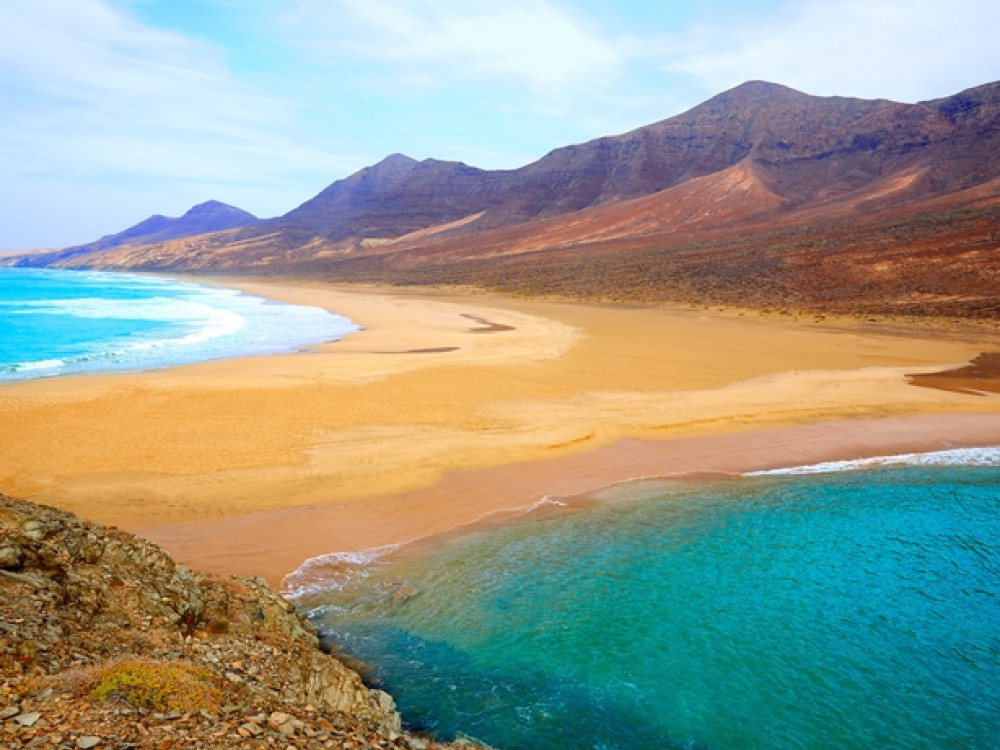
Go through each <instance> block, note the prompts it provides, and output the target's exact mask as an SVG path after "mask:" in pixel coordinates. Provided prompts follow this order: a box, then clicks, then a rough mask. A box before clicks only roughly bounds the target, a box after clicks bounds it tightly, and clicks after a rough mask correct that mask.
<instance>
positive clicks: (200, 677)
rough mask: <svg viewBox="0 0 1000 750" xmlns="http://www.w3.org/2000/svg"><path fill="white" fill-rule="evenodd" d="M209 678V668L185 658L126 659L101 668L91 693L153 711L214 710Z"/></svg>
mask: <svg viewBox="0 0 1000 750" xmlns="http://www.w3.org/2000/svg"><path fill="white" fill-rule="evenodd" d="M212 682H213V675H212V673H211V672H209V671H208V670H206V669H199V668H198V667H194V666H192V665H190V664H186V663H184V662H179V661H170V662H156V661H149V660H144V659H127V660H125V661H120V662H116V663H114V664H111V665H109V666H107V667H103V668H101V669H100V671H99V673H98V674H97V675H96V679H95V684H94V687H93V689H92V690H91V691H90V697H91V698H93V699H94V700H98V701H105V700H109V699H118V700H123V701H125V702H126V703H128V704H129V705H131V706H134V707H136V708H148V709H150V710H153V711H185V712H187V711H198V710H199V709H205V710H206V711H216V710H218V704H219V690H218V688H216V687H215V686H214V685H213V684H212Z"/></svg>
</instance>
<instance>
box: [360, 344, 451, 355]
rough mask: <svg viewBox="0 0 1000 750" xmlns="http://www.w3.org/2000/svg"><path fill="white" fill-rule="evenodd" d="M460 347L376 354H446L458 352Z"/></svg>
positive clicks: (428, 348)
mask: <svg viewBox="0 0 1000 750" xmlns="http://www.w3.org/2000/svg"><path fill="white" fill-rule="evenodd" d="M460 348H461V347H458V346H428V347H426V348H424V349H404V350H403V351H398V352H376V354H445V353H447V352H457V351H458V350H459V349H460Z"/></svg>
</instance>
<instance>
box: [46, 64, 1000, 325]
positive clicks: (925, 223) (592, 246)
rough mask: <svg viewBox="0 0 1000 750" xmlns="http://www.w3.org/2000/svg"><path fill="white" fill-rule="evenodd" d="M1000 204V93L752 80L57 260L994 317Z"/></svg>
mask: <svg viewBox="0 0 1000 750" xmlns="http://www.w3.org/2000/svg"><path fill="white" fill-rule="evenodd" d="M998 196H1000V83H992V84H987V85H984V86H980V87H977V88H974V89H970V90H968V91H965V92H962V93H960V94H957V95H955V96H951V97H947V98H944V99H939V100H935V101H929V102H922V103H918V104H901V103H896V102H890V101H886V100H874V101H871V100H861V99H852V98H844V97H813V96H809V95H806V94H803V93H800V92H797V91H794V90H792V89H789V88H786V87H783V86H779V85H776V84H770V83H764V82H751V83H747V84H743V85H742V86H739V87H737V88H735V89H732V90H731V91H727V92H725V93H723V94H720V95H718V96H716V97H714V98H712V99H710V100H709V101H707V102H705V103H703V104H701V105H699V106H697V107H695V108H694V109H692V110H690V111H688V112H686V113H684V114H681V115H679V116H677V117H672V118H670V119H667V120H663V121H661V122H658V123H655V124H653V125H650V126H647V127H644V128H639V129H637V130H634V131H631V132H629V133H625V134H623V135H618V136H610V137H606V138H600V139H597V140H594V141H590V142H588V143H584V144H580V145H574V146H568V147H565V148H561V149H557V150H555V151H553V152H551V153H550V154H548V155H547V156H545V157H543V158H542V159H540V160H538V161H536V162H534V163H532V164H529V165H527V166H525V167H522V168H520V169H516V170H507V171H484V170H479V169H475V168H472V167H469V166H467V165H464V164H460V163H455V162H443V161H437V160H431V159H429V160H425V161H421V162H418V161H415V160H413V159H409V158H407V157H405V156H402V155H398V154H397V155H393V156H390V157H389V158H387V159H385V160H384V161H382V162H380V163H379V164H376V165H374V166H372V167H368V168H366V169H363V170H361V171H360V172H358V173H356V174H354V175H351V176H350V177H348V178H346V179H344V180H340V181H338V182H335V183H334V184H332V185H330V186H329V187H328V188H326V189H325V190H324V191H323V192H321V193H320V194H319V195H317V196H316V197H315V198H313V199H311V200H309V201H307V202H306V203H304V204H303V205H302V206H300V207H299V208H297V209H295V210H293V211H291V212H290V213H288V214H286V215H285V216H283V217H279V218H277V219H272V220H269V221H267V222H263V223H261V224H259V225H255V226H249V227H243V228H240V229H235V230H229V231H227V232H223V233H216V234H210V235H203V236H201V237H198V238H190V239H186V240H179V241H173V242H157V243H154V244H151V245H146V246H138V247H136V246H134V245H133V246H130V247H128V248H127V252H126V249H125V248H118V249H117V250H114V249H112V250H110V251H98V252H97V253H88V254H86V255H85V256H84V255H81V256H76V257H74V258H72V259H70V260H69V261H63V262H62V263H61V264H67V265H88V266H95V265H99V266H102V267H122V266H125V267H132V268H146V269H164V270H166V269H169V270H186V271H197V270H207V271H213V272H220V271H221V272H225V271H233V272H252V273H296V274H303V275H322V276H328V275H329V276H336V277H337V278H342V279H351V278H354V279H367V280H377V281H383V282H386V281H387V282H392V283H441V282H457V283H472V284H483V285H488V286H492V287H498V288H502V289H508V290H521V291H529V292H557V293H561V294H571V295H576V296H581V295H582V296H588V297H613V298H626V299H668V298H674V299H676V298H683V299H692V300H695V299H697V300H708V301H719V302H726V303H734V304H747V305H764V304H767V305H770V304H781V305H795V306H799V307H831V306H832V307H837V306H843V307H847V308H851V309H866V310H873V309H880V310H892V311H903V312H917V313H934V314H942V313H946V312H949V311H950V312H955V313H957V314H977V315H995V314H996V315H1000V303H998V297H1000V292H998V289H1000V278H998V275H997V274H998V271H997V268H998V267H1000V264H998V263H997V262H996V260H997V258H996V245H997V241H996V237H997V236H998V235H997V221H996V219H997V215H998V209H997V204H998ZM887 259H888V260H887ZM880 264H881V265H880ZM886 264H888V265H886ZM876 268H879V269H882V270H880V271H878V272H877V273H876V272H875V270H874V269H876ZM852 274H853V275H852Z"/></svg>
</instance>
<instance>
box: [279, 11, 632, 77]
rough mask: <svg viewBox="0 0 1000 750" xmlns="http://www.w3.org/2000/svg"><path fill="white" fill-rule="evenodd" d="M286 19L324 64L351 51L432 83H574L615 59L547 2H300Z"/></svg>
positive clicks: (612, 49)
mask: <svg viewBox="0 0 1000 750" xmlns="http://www.w3.org/2000/svg"><path fill="white" fill-rule="evenodd" d="M283 22H284V27H285V29H286V31H287V32H289V33H291V34H293V35H294V36H295V37H296V40H297V41H298V42H302V43H305V44H307V45H308V47H309V50H310V53H312V54H318V55H320V56H321V57H325V58H326V59H327V60H328V61H329V62H332V63H343V62H345V56H348V55H349V56H352V57H354V58H356V59H362V60H366V61H374V62H384V63H389V64H392V65H394V66H400V67H401V68H402V69H403V73H404V74H409V75H414V76H418V77H420V78H421V79H422V80H424V81H425V82H427V83H434V84H447V83H449V82H452V81H456V80H468V79H470V78H474V79H507V80H513V81H517V82H519V83H521V84H523V85H526V86H527V87H529V88H530V89H535V90H537V89H549V88H552V87H554V86H576V85H580V84H583V83H585V82H589V81H592V79H593V77H595V76H603V75H605V74H607V73H608V72H609V71H615V70H616V69H617V67H618V66H619V63H620V53H619V50H618V49H617V48H616V45H615V44H614V43H613V42H612V41H610V40H608V39H605V38H603V37H602V36H601V35H600V34H598V33H596V32H595V31H594V30H592V29H590V28H589V27H588V26H587V24H586V23H585V22H584V21H583V20H582V19H581V18H578V17H575V16H574V15H573V14H571V13H569V12H567V11H566V10H564V9H562V8H560V7H558V6H556V5H553V4H551V3H547V2H531V1H525V0H512V1H511V2H505V3H495V2H482V1H481V0H467V1H466V2H454V0H335V1H334V2H324V1H323V0H299V2H298V3H296V4H295V6H294V8H293V10H290V11H288V12H286V13H284V14H283ZM406 66H409V69H407V67H406ZM398 73H399V70H398V69H396V70H394V71H393V74H398Z"/></svg>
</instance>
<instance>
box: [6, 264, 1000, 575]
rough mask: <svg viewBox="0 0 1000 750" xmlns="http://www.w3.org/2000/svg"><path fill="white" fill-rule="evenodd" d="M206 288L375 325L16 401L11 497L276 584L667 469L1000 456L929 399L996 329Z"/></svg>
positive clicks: (990, 420) (999, 341) (987, 414)
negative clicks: (963, 451)
mask: <svg viewBox="0 0 1000 750" xmlns="http://www.w3.org/2000/svg"><path fill="white" fill-rule="evenodd" d="M181 278H182V280H188V279H187V278H185V277H181ZM190 280H192V281H195V282H197V283H201V284H209V285H218V286H225V287H227V288H232V289H238V290H240V291H244V292H247V293H251V294H256V295H258V296H263V297H267V298H270V299H276V300H279V301H282V302H291V303H294V304H303V305H313V306H318V307H324V308H326V309H329V310H331V311H332V312H335V313H338V314H341V315H344V316H346V317H347V318H349V319H351V320H352V321H353V322H354V323H356V324H357V325H359V326H360V327H361V328H362V330H361V331H359V332H357V333H352V334H350V335H348V336H345V337H344V338H343V339H341V340H339V341H336V342H332V343H326V344H319V345H317V346H315V347H310V348H309V349H307V350H306V351H303V352H299V353H295V354H287V355H272V356H267V357H250V358H240V359H227V360H214V361H211V362H204V363H199V364H195V365H183V366H178V367H172V368H168V369H165V370H156V371H148V372H143V373H129V374H123V375H88V376H79V377H68V378H57V379H49V380H45V381H26V382H18V383H12V384H4V385H3V386H0V431H2V434H5V435H12V436H15V439H10V440H7V441H4V443H3V444H2V445H0V491H3V492H5V493H7V494H10V495H14V496H20V497H24V498H25V499H29V500H33V501H36V502H43V503H48V504H51V505H57V506H58V507H62V508H64V509H66V510H71V511H73V512H76V513H78V514H80V515H82V516H83V517H85V518H89V519H91V520H94V521H97V522H100V523H105V524H111V525H117V526H121V527H122V528H125V529H126V530H129V531H133V532H137V533H140V534H143V535H144V536H147V537H148V538H150V539H153V540H154V541H157V542H160V543H161V544H163V545H164V546H165V547H166V548H167V549H168V550H169V551H170V552H171V553H172V554H174V555H175V557H177V559H179V560H180V561H182V562H185V563H188V564H191V565H192V566H194V567H199V568H201V569H205V570H213V571H216V572H238V573H252V574H259V575H263V576H264V577H265V578H267V579H268V580H269V581H270V582H272V583H275V584H277V583H278V582H280V580H281V579H282V578H283V577H284V576H285V575H286V574H288V573H290V572H291V571H292V570H294V569H295V568H297V567H298V566H299V564H301V563H302V562H303V561H304V560H305V559H306V558H308V557H314V556H316V555H319V554H326V553H331V552H341V551H352V550H355V551H356V550H362V549H370V548H372V547H378V546H381V545H383V544H387V543H398V542H405V541H410V540H412V539H415V538H426V537H428V536H434V535H436V534H439V533H443V532H446V531H450V530H453V529H454V528H456V527H459V526H464V525H466V524H468V523H470V522H472V521H474V520H475V519H477V518H479V517H482V516H484V515H488V514H491V513H502V512H513V511H515V510H516V509H518V508H524V507H528V506H530V505H532V504H533V503H536V502H537V501H538V500H540V499H541V498H542V497H543V496H544V495H549V496H558V495H575V494H580V493H581V492H590V491H594V490H597V489H600V488H601V487H606V486H608V485H611V484H615V483H618V482H621V481H625V480H628V479H633V478H641V477H642V476H647V475H662V474H671V473H692V472H693V473H698V472H703V471H707V472H719V471H721V472H724V473H740V472H742V471H749V470H753V469H760V468H772V466H770V465H767V464H768V462H772V463H773V462H774V461H776V460H779V459H780V458H781V457H782V456H784V457H786V458H790V457H792V456H798V458H797V459H796V460H795V461H794V463H798V464H806V463H816V462H818V461H823V460H834V459H853V458H861V457H866V456H872V455H884V454H888V453H906V452H920V451H923V450H936V449H939V448H943V447H953V446H954V447H961V446H966V445H968V446H975V445H1000V397H997V396H996V395H980V394H978V393H974V392H961V391H947V390H936V389H932V388H921V387H916V386H913V385H909V384H907V382H906V375H907V374H911V373H931V372H937V371H940V370H942V369H944V368H946V367H956V366H961V365H963V364H965V363H967V362H969V361H970V360H972V359H973V358H974V357H976V356H978V355H979V354H980V353H982V352H984V351H1000V334H998V333H997V332H994V331H991V330H983V329H981V328H977V327H975V326H974V325H968V326H960V327H957V328H956V327H955V326H953V325H950V324H949V325H936V326H929V327H927V328H920V327H914V326H907V325H902V324H896V323H893V324H885V325H870V324H867V323H859V322H857V321H843V320H841V321H825V322H820V321H818V320H816V321H812V320H810V321H793V320H785V319H781V320H775V319H771V318H767V317H765V316H763V315H761V316H751V315H747V314H746V312H745V311H743V312H739V311H736V312H727V313H720V312H717V311H713V312H709V311H705V310H693V309H690V308H675V307H670V306H653V307H649V306H632V305H628V306H626V305H603V306H602V305H597V304H594V303H581V302H560V301H552V300H536V299H519V298H509V297H503V296H499V295H493V294H488V293H476V294H473V293H469V292H465V291H454V290H425V289H421V290H408V289H404V290H399V289H385V288H380V287H370V286H369V287H361V286H349V287H348V286H338V285H331V284H324V283H322V282H305V281H294V282H292V281H282V282H280V283H275V282H272V281H264V280H258V279H249V280H248V279H219V278H195V279H190ZM784 465H789V464H788V463H787V462H786V463H785V464H784Z"/></svg>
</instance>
